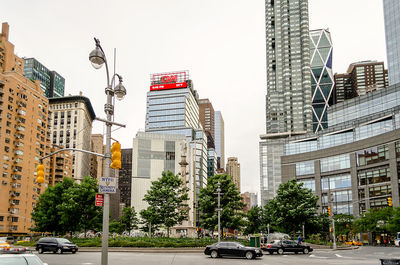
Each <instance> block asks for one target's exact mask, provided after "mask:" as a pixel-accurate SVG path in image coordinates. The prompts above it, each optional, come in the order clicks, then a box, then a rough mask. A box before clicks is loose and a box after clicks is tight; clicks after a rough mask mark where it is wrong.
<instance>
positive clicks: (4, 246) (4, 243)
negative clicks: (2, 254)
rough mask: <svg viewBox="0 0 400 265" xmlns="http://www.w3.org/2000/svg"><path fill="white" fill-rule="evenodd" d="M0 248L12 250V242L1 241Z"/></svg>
mask: <svg viewBox="0 0 400 265" xmlns="http://www.w3.org/2000/svg"><path fill="white" fill-rule="evenodd" d="M0 250H10V244H8V243H7V242H4V241H0Z"/></svg>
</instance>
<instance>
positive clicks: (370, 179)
mask: <svg viewBox="0 0 400 265" xmlns="http://www.w3.org/2000/svg"><path fill="white" fill-rule="evenodd" d="M390 177H391V174H390V168H373V169H368V170H362V171H359V172H358V183H359V185H360V186H362V185H367V184H368V185H371V184H377V183H382V182H388V181H390Z"/></svg>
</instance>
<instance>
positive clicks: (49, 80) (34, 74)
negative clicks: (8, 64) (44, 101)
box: [24, 58, 65, 98]
mask: <svg viewBox="0 0 400 265" xmlns="http://www.w3.org/2000/svg"><path fill="white" fill-rule="evenodd" d="M24 61H25V68H24V75H25V77H26V78H29V79H32V80H40V87H41V88H42V90H43V93H44V94H45V96H46V97H48V98H57V97H63V96H64V91H65V79H64V77H62V76H61V75H60V74H58V73H57V72H56V71H51V70H49V69H48V68H47V67H46V66H44V65H43V64H41V63H40V62H39V61H38V60H36V59H35V58H24Z"/></svg>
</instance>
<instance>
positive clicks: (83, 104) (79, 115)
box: [49, 93, 96, 182]
mask: <svg viewBox="0 0 400 265" xmlns="http://www.w3.org/2000/svg"><path fill="white" fill-rule="evenodd" d="M49 102H50V110H51V113H52V114H51V120H52V124H51V125H50V128H51V142H52V143H53V144H56V145H59V146H64V147H65V148H70V147H71V148H77V149H83V150H87V151H90V150H91V141H90V137H91V134H92V121H93V120H94V118H95V117H96V115H95V113H94V110H93V107H92V104H91V103H90V100H89V98H87V97H84V96H82V93H81V94H80V95H79V96H67V97H59V98H50V99H49ZM87 176H90V155H89V154H86V153H82V152H74V153H73V169H72V178H73V179H74V180H75V181H77V182H80V181H81V180H83V178H85V177H87Z"/></svg>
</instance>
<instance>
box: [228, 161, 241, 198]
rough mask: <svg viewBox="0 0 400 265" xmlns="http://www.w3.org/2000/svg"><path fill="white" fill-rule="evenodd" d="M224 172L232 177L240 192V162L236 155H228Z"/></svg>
mask: <svg viewBox="0 0 400 265" xmlns="http://www.w3.org/2000/svg"><path fill="white" fill-rule="evenodd" d="M226 173H227V174H228V175H229V176H231V177H232V180H233V183H235V186H236V188H237V189H238V191H239V193H240V163H239V162H238V158H237V157H228V162H227V163H226Z"/></svg>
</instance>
